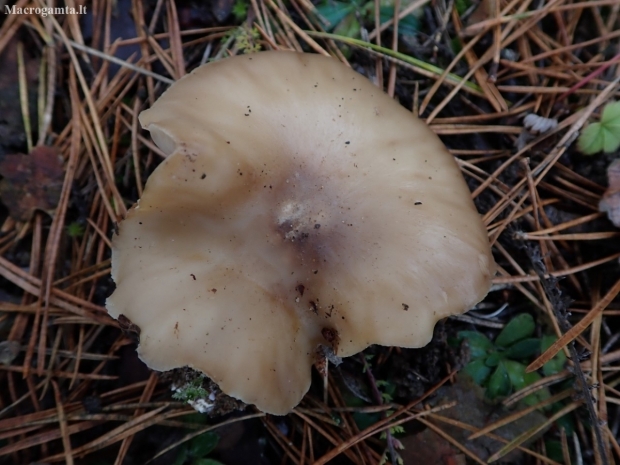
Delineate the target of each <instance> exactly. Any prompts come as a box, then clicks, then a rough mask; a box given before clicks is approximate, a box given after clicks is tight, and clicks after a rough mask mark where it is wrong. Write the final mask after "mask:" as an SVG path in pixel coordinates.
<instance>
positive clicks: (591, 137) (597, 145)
mask: <svg viewBox="0 0 620 465" xmlns="http://www.w3.org/2000/svg"><path fill="white" fill-rule="evenodd" d="M577 147H578V148H579V150H581V151H582V152H583V153H584V154H586V155H593V154H595V153H597V152H600V151H601V150H603V151H604V152H607V153H610V152H615V151H616V150H618V147H620V102H613V103H609V104H607V105H605V108H603V113H602V114H601V120H600V121H599V122H598V123H592V124H590V125H588V126H587V127H586V128H585V129H584V130H583V131H582V132H581V135H580V136H579V140H578V141H577Z"/></svg>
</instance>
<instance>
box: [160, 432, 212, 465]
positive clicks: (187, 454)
mask: <svg viewBox="0 0 620 465" xmlns="http://www.w3.org/2000/svg"><path fill="white" fill-rule="evenodd" d="M219 440H220V438H219V436H218V435H217V434H215V433H211V432H206V433H204V434H201V435H200V436H196V437H195V438H193V439H192V440H190V441H188V442H186V443H185V444H183V445H182V446H181V449H180V450H179V455H177V458H176V460H175V461H174V462H172V465H186V464H188V465H223V464H222V462H219V461H217V460H214V459H210V458H207V455H209V454H210V453H211V452H212V451H213V449H215V446H217V443H218V441H219Z"/></svg>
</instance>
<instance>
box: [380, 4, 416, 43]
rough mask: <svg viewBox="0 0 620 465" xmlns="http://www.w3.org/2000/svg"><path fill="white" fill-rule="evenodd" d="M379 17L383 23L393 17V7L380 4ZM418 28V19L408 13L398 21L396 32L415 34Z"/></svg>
mask: <svg viewBox="0 0 620 465" xmlns="http://www.w3.org/2000/svg"><path fill="white" fill-rule="evenodd" d="M379 18H380V21H381V23H385V22H386V21H389V20H390V19H392V18H394V7H393V6H382V7H380V8H379ZM419 29H420V23H419V21H418V19H417V18H416V17H415V16H413V15H411V14H409V15H407V16H405V17H404V18H402V19H401V20H400V21H398V33H399V34H404V35H409V36H412V35H415V34H416V33H417V32H418V30H419Z"/></svg>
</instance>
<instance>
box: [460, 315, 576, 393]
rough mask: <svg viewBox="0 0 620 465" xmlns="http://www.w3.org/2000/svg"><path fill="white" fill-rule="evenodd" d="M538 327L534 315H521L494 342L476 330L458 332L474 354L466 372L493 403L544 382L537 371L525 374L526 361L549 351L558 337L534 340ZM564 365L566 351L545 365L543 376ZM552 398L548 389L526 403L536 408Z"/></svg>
mask: <svg viewBox="0 0 620 465" xmlns="http://www.w3.org/2000/svg"><path fill="white" fill-rule="evenodd" d="M535 328H536V324H535V323H534V319H533V318H532V316H531V315H529V314H527V313H522V314H519V315H517V316H515V317H514V318H513V319H512V320H510V322H509V323H508V324H507V325H506V326H505V327H504V329H503V330H502V331H501V332H500V333H499V335H498V336H497V338H495V341H494V342H491V340H490V339H489V338H488V337H486V336H485V335H484V334H482V333H479V332H477V331H461V332H459V333H458V337H459V340H460V341H465V342H466V343H467V345H468V346H469V350H470V354H471V360H470V362H469V363H468V364H467V365H466V366H465V370H464V371H465V373H467V374H468V375H469V376H470V377H471V378H472V379H473V380H474V382H475V383H476V384H478V385H480V386H482V387H484V388H486V391H485V395H486V396H487V398H489V399H490V400H494V399H496V398H498V397H503V396H507V395H509V394H510V393H512V392H514V391H518V390H520V389H523V388H524V387H526V386H529V385H531V384H533V383H535V382H536V381H538V380H539V379H541V375H540V374H539V373H537V372H532V373H526V372H525V368H526V366H527V365H526V363H524V362H527V361H528V360H530V359H531V358H532V357H533V356H534V355H537V354H539V353H540V352H542V351H544V350H546V349H547V348H548V347H549V346H550V345H551V344H552V343H553V341H554V340H555V337H554V336H544V337H542V338H535V337H532V335H533V334H534V330H535ZM565 362H566V356H565V355H564V352H559V353H558V355H556V356H555V357H554V358H553V359H552V360H550V361H549V362H548V363H546V364H545V365H544V366H543V368H542V371H543V374H545V375H546V376H548V375H552V374H555V373H558V372H559V371H561V370H562V369H563V368H564V364H565ZM549 396H550V393H549V390H548V389H547V388H544V389H540V390H538V391H536V393H534V394H531V395H529V396H527V397H526V398H525V399H524V402H525V403H526V404H528V405H533V404H535V403H537V402H540V401H541V400H544V399H546V398H548V397H549Z"/></svg>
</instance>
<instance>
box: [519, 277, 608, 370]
mask: <svg viewBox="0 0 620 465" xmlns="http://www.w3.org/2000/svg"><path fill="white" fill-rule="evenodd" d="M619 293H620V279H618V280H617V281H616V283H615V284H614V285H613V286H612V288H611V289H610V290H609V292H608V293H607V294H606V295H605V296H604V297H603V298H602V299H601V300H600V301H599V302H598V303H597V304H596V305H595V306H594V307H592V309H591V310H590V311H589V312H588V314H587V315H586V316H585V317H583V318H582V319H581V320H580V321H579V322H578V323H577V324H576V325H575V326H573V327H572V328H571V329H570V330H569V331H568V332H566V333H565V334H563V335H562V336H561V337H560V338H559V339H558V340H557V341H555V342H554V343H553V344H552V345H551V346H550V347H549V348H548V349H547V350H546V351H545V352H543V353H542V354H541V355H540V357H538V358H537V359H536V360H534V361H533V362H532V363H530V364H529V365H528V367H527V371H528V372H532V371H534V370H537V369H539V368H540V367H542V366H543V365H544V364H545V363H547V362H548V361H549V360H551V359H552V358H553V357H554V356H555V355H556V354H557V353H558V352H559V351H560V350H562V348H564V347H565V346H566V345H567V344H568V343H570V342H571V341H573V340H574V339H575V338H576V337H577V336H579V335H580V334H581V333H582V332H584V331H585V330H586V328H587V327H588V326H590V324H591V323H592V322H593V321H594V319H595V318H596V317H597V316H598V315H599V314H600V313H601V312H603V310H605V309H606V308H607V306H608V305H609V304H610V303H611V302H612V300H614V299H615V298H616V296H617V295H618V294H619Z"/></svg>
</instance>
